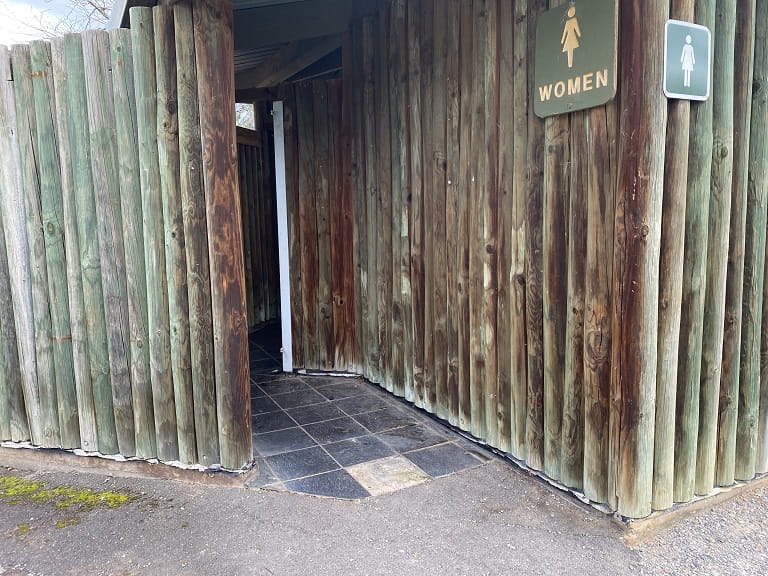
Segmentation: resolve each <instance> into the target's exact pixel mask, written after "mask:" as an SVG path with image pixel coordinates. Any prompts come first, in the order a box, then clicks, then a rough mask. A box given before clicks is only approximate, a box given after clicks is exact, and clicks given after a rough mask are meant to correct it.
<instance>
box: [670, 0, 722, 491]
mask: <svg viewBox="0 0 768 576" xmlns="http://www.w3.org/2000/svg"><path fill="white" fill-rule="evenodd" d="M715 3H716V0H696V9H695V21H696V22H698V23H699V24H701V25H703V26H707V27H708V28H709V29H710V30H712V33H713V35H714V33H715ZM713 106H714V105H713V98H710V99H709V100H707V101H706V102H698V103H696V104H694V105H692V106H691V113H690V116H691V117H690V130H689V151H688V178H687V180H688V191H687V202H686V208H685V245H684V248H683V252H684V259H685V262H684V265H683V293H682V310H681V315H680V334H681V339H680V342H679V346H680V350H679V353H678V358H679V366H678V374H677V402H676V403H677V409H676V416H675V471H674V495H673V496H674V500H675V501H676V502H686V501H688V500H690V499H691V498H692V497H693V493H694V483H695V477H696V452H697V445H698V437H699V390H700V386H701V374H702V373H701V355H702V339H703V332H704V299H705V289H706V274H707V244H708V242H707V237H708V234H709V228H708V226H709V205H710V197H709V196H710V175H711V171H712V110H713Z"/></svg>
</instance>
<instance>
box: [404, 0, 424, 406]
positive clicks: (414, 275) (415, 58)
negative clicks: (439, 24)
mask: <svg viewBox="0 0 768 576" xmlns="http://www.w3.org/2000/svg"><path fill="white" fill-rule="evenodd" d="M421 16H422V15H421V13H420V11H419V3H418V2H408V25H407V27H408V100H409V101H408V124H409V134H410V146H409V150H410V157H409V161H410V174H409V182H410V212H409V228H410V230H409V233H410V242H411V261H410V264H411V277H410V295H411V301H412V305H411V308H410V312H411V323H412V332H411V333H410V334H409V336H410V341H411V342H412V343H413V387H414V397H413V398H412V400H413V402H415V404H416V406H419V407H424V406H425V404H426V401H427V398H426V393H425V392H426V391H425V389H424V338H425V336H426V335H425V332H424V297H425V294H424V169H423V165H424V154H423V133H422V128H423V120H424V115H423V110H422V97H421V82H422V73H423V72H424V71H423V70H422V68H421V65H422V60H421ZM406 399H409V400H411V399H410V398H408V396H406Z"/></svg>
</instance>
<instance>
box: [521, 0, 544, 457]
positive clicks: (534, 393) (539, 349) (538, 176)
mask: <svg viewBox="0 0 768 576" xmlns="http://www.w3.org/2000/svg"><path fill="white" fill-rule="evenodd" d="M546 7H547V2H546V0H529V3H528V35H527V37H528V53H527V61H528V62H529V64H530V63H532V62H533V61H534V46H535V38H536V22H537V20H538V14H539V13H540V12H542V11H543V10H545V9H546ZM532 92H533V70H532V68H531V67H529V71H528V93H529V94H531V93H532ZM527 180H528V182H527V189H526V196H527V199H526V212H525V232H526V233H525V248H526V249H525V287H526V293H525V311H526V312H525V317H526V326H527V329H526V333H527V343H528V345H527V350H528V394H527V396H528V400H527V412H526V414H527V415H526V424H525V428H526V452H527V456H526V464H527V465H528V466H530V467H531V468H533V469H534V470H541V469H543V468H544V348H543V346H544V320H543V316H542V313H543V312H542V311H543V305H544V304H543V301H542V298H543V296H542V290H543V287H542V277H543V276H542V275H543V271H542V267H543V260H542V234H543V225H544V221H543V213H542V207H543V205H542V186H543V181H544V122H543V121H541V120H540V119H539V118H538V117H536V115H535V114H530V113H529V114H528V158H527Z"/></svg>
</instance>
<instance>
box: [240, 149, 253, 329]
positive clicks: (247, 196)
mask: <svg viewBox="0 0 768 576" xmlns="http://www.w3.org/2000/svg"><path fill="white" fill-rule="evenodd" d="M241 142H242V140H241V139H240V135H239V134H238V144H237V169H238V178H239V180H240V205H241V206H242V213H243V220H242V223H241V228H242V234H243V259H244V261H245V300H246V314H247V315H248V328H249V329H251V328H253V327H254V326H256V324H257V323H258V322H257V319H256V314H255V303H254V301H253V294H254V288H253V281H254V277H253V276H254V274H253V253H252V251H253V244H254V241H253V239H252V238H251V233H252V226H251V222H250V218H251V214H250V212H251V210H250V205H251V195H252V191H251V180H250V175H251V171H250V169H249V167H250V166H251V165H252V163H253V157H252V153H251V150H252V148H251V146H249V145H246V144H242V143H241Z"/></svg>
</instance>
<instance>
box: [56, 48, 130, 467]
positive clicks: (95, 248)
mask: <svg viewBox="0 0 768 576" xmlns="http://www.w3.org/2000/svg"><path fill="white" fill-rule="evenodd" d="M64 56H65V69H66V70H67V75H68V82H67V86H66V91H67V106H68V109H69V119H70V122H69V143H70V147H71V153H72V182H73V186H74V189H75V213H76V215H77V238H78V243H79V246H80V275H81V278H82V281H83V306H84V307H85V324H86V333H87V336H88V355H89V359H90V371H91V387H92V390H91V393H92V396H93V409H94V413H93V414H92V415H91V417H92V418H93V420H94V422H92V423H91V426H95V428H96V431H97V437H98V442H97V443H95V444H93V445H91V446H87V447H86V446H85V445H83V449H85V450H89V451H91V450H93V451H96V450H98V451H99V452H101V453H102V454H114V453H116V452H117V451H118V443H117V428H116V426H115V414H114V405H113V401H112V382H111V378H110V365H109V349H108V345H107V324H106V316H105V311H104V289H103V285H102V274H101V251H100V248H99V236H98V212H97V208H96V192H95V190H94V181H93V177H92V170H93V169H92V165H91V143H90V136H89V132H90V130H89V123H88V96H87V88H86V74H85V58H84V53H83V42H82V38H81V37H80V35H78V34H68V35H67V36H65V37H64ZM84 394H86V397H87V395H88V394H89V392H88V391H87V390H86V391H84ZM81 432H82V430H81Z"/></svg>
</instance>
